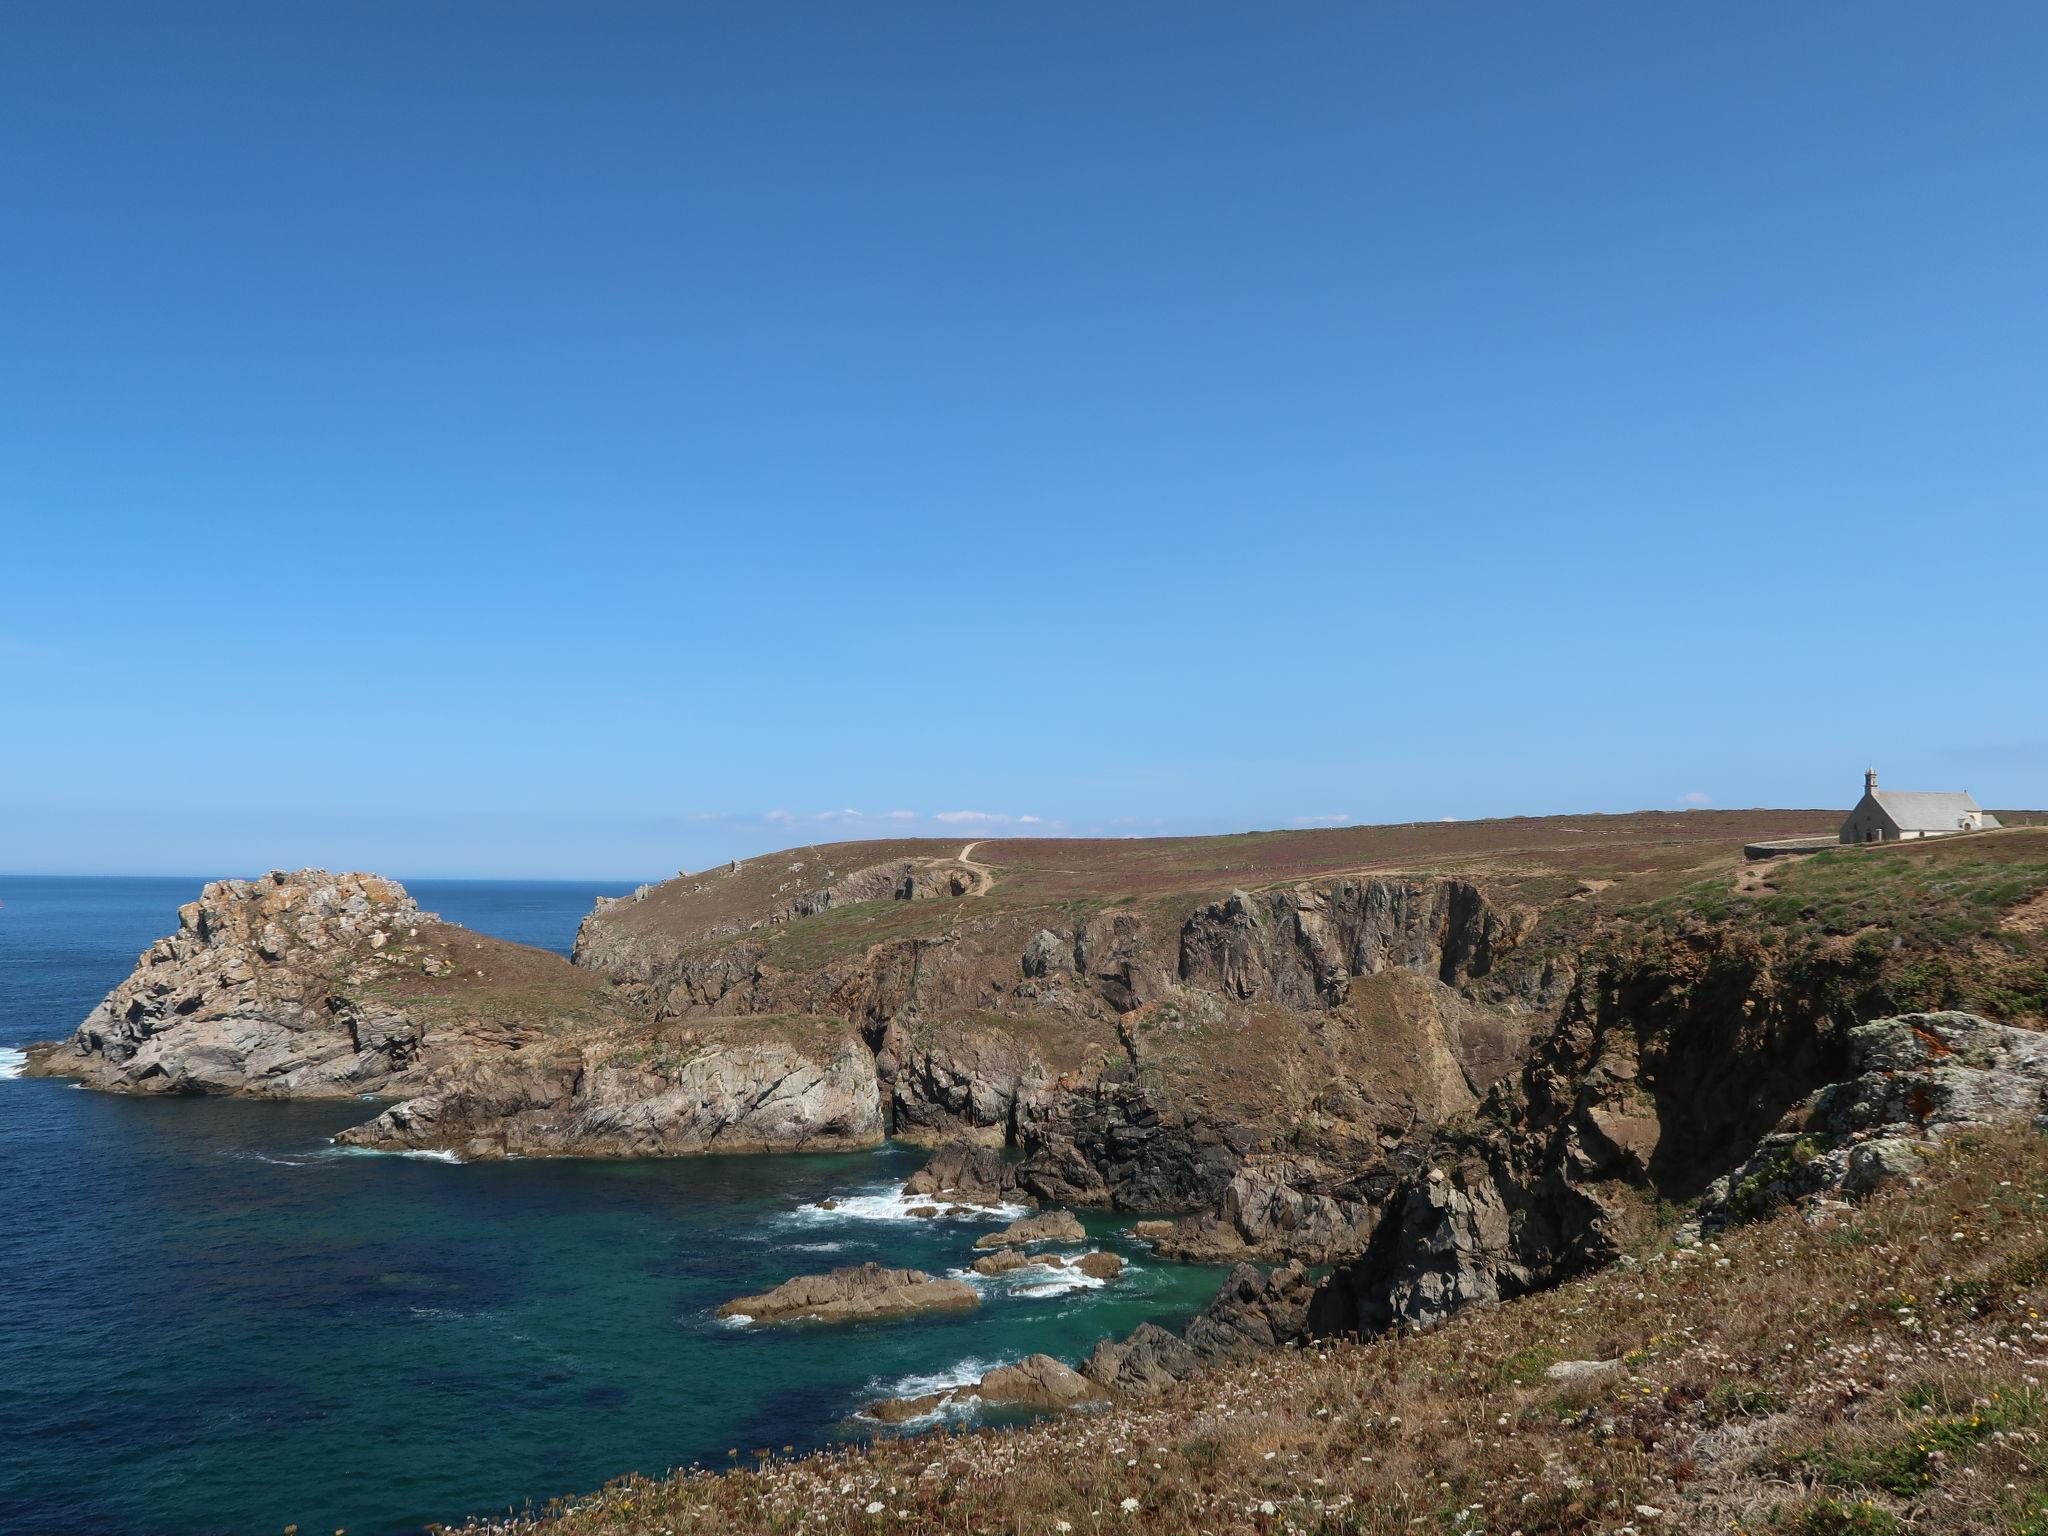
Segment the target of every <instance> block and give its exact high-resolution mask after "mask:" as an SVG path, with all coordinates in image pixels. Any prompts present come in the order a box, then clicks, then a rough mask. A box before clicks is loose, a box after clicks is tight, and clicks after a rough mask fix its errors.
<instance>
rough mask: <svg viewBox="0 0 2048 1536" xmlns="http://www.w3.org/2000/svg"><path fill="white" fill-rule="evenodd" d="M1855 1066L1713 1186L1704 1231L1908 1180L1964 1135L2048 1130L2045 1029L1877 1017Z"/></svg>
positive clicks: (1855, 1033)
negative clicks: (1967, 1131)
mask: <svg viewBox="0 0 2048 1536" xmlns="http://www.w3.org/2000/svg"><path fill="white" fill-rule="evenodd" d="M1849 1065H1850V1072H1851V1075H1850V1076H1849V1077H1847V1078H1845V1079H1844V1080H1843V1081H1841V1082H1839V1083H1834V1084H1831V1085H1829V1086H1828V1087H1826V1088H1824V1089H1822V1090H1821V1091H1820V1092H1819V1093H1818V1094H1816V1095H1814V1097H1813V1099H1812V1100H1811V1101H1810V1102H1809V1103H1808V1104H1806V1105H1803V1106H1802V1107H1801V1108H1800V1109H1799V1110H1797V1111H1795V1112H1794V1113H1793V1114H1792V1115H1790V1116H1788V1117H1787V1123H1786V1124H1785V1126H1784V1127H1783V1128H1782V1129H1780V1130H1778V1131H1777V1132H1775V1133H1774V1134H1772V1135H1770V1136H1766V1137H1765V1138H1764V1139H1763V1140H1762V1141H1761V1142H1760V1143H1758V1145H1757V1148H1756V1150H1755V1151H1754V1152H1752V1153H1751V1154H1750V1156H1749V1157H1748V1158H1747V1159H1745V1160H1744V1161H1743V1163H1742V1164H1741V1166H1739V1167H1737V1168H1734V1169H1732V1170H1731V1171H1729V1172H1728V1173H1725V1174H1723V1175H1722V1176H1721V1177H1720V1178H1718V1179H1716V1180H1714V1182H1713V1183H1712V1184H1710V1185H1709V1186H1708V1187H1707V1192H1706V1195H1705V1197H1704V1198H1703V1199H1702V1201H1701V1202H1700V1220H1699V1223H1698V1230H1700V1231H1701V1232H1713V1231H1716V1230H1718V1229H1719V1228H1721V1227H1724V1226H1726V1225H1728V1223H1730V1222H1731V1221H1740V1220H1744V1219H1747V1218H1750V1217H1755V1216H1759V1215H1762V1214H1764V1213H1765V1212H1767V1211H1769V1210H1772V1209H1774V1208H1776V1207H1777V1206H1779V1205H1782V1204H1784V1203H1786V1202H1787V1201H1793V1200H1802V1199H1809V1198H1812V1197H1814V1196H1817V1195H1827V1194H1842V1195H1847V1196H1850V1197H1854V1198H1860V1197H1862V1196H1864V1195H1868V1194H1870V1193H1871V1192H1872V1191H1873V1190H1876V1189H1878V1188H1879V1187H1881V1186H1882V1185H1884V1184H1887V1183H1890V1182H1892V1181H1894V1180H1898V1179H1905V1180H1909V1181H1910V1180H1912V1179H1914V1178H1917V1177H1918V1176H1919V1173H1920V1169H1921V1167H1922V1165H1923V1164H1924V1161H1925V1159H1926V1157H1927V1155H1928V1154H1929V1153H1930V1152H1932V1151H1933V1150H1934V1146H1935V1144H1937V1143H1939V1142H1940V1141H1941V1140H1942V1139H1943V1138H1944V1137H1946V1136H1948V1135H1949V1134H1951V1133H1952V1132H1954V1131H1956V1130H1958V1129H1964V1128H1967V1127H1970V1126H1978V1125H2019V1124H2028V1123H2048V1119H2044V1110H2048V1035H2044V1034H2042V1033H2040V1032H2039V1031H2037V1030H2031V1029H2015V1028H2013V1027H2011V1026H2010V1025H2005V1024H1996V1023H1993V1022H1992V1021H1991V1020H1989V1019H1985V1018H1980V1017H1978V1016H1977V1015H1975V1014H1969V1013H1956V1012H1949V1013H1915V1014H1905V1015H1902V1016H1899V1017H1895V1018H1889V1019H1875V1020H1872V1021H1871V1022H1870V1023H1868V1024H1863V1025H1859V1026H1858V1027H1856V1028H1855V1029H1852V1030H1850V1031H1849Z"/></svg>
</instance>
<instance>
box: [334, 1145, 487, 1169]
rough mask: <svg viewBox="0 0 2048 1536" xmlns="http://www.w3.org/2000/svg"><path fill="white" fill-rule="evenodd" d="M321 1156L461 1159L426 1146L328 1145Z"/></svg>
mask: <svg viewBox="0 0 2048 1536" xmlns="http://www.w3.org/2000/svg"><path fill="white" fill-rule="evenodd" d="M318 1155H319V1156H321V1157H416V1158H420V1159H422V1160H423V1161H425V1162H429V1163H455V1164H458V1165H459V1164H460V1163H461V1162H462V1159H461V1158H459V1157H457V1156H456V1155H455V1154H454V1153H453V1152H442V1151H438V1150H435V1149H431V1148H427V1147H328V1148H327V1149H325V1150H324V1151H322V1152H321V1153H319V1154H318Z"/></svg>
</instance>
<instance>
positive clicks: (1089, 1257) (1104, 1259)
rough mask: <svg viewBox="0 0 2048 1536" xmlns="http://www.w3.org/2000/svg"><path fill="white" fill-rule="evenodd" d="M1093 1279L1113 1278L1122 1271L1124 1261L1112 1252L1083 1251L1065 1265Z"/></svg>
mask: <svg viewBox="0 0 2048 1536" xmlns="http://www.w3.org/2000/svg"><path fill="white" fill-rule="evenodd" d="M1067 1267H1068V1268H1069V1269H1078V1270H1079V1271H1080V1272H1081V1273H1082V1274H1084V1275H1087V1276H1088V1277H1089V1278H1090V1279H1094V1280H1114V1279H1115V1278H1116V1277H1117V1276H1118V1275H1120V1274H1122V1273H1123V1272H1124V1261H1123V1260H1122V1259H1120V1258H1118V1257H1117V1256H1116V1255H1115V1254H1113V1253H1102V1252H1099V1251H1098V1252H1095V1253H1084V1254H1082V1255H1081V1256H1080V1257H1079V1258H1078V1259H1075V1260H1074V1261H1073V1262H1072V1263H1071V1264H1069V1265H1068V1266H1067Z"/></svg>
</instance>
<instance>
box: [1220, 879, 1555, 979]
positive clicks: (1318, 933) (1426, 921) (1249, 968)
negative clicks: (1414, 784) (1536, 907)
mask: <svg viewBox="0 0 2048 1536" xmlns="http://www.w3.org/2000/svg"><path fill="white" fill-rule="evenodd" d="M1535 917H1536V914H1535V913H1534V912H1533V911H1529V910H1527V909H1524V908H1510V909H1505V910H1503V909H1501V908H1497V907H1494V906H1492V905H1490V904H1489V903H1488V902H1487V900H1486V899H1485V897H1484V896H1483V895H1482V894H1481V892H1480V890H1479V888H1478V887H1477V886H1474V885H1470V884H1467V883H1466V882H1465V881H1462V880H1340V881H1336V882H1334V883H1330V884H1324V885H1313V886H1296V887H1292V888H1287V889H1281V890H1271V891H1260V892H1258V893H1257V894H1255V895H1250V894H1247V893H1245V892H1244V891H1233V892H1232V893H1231V895H1230V897H1229V898H1228V899H1227V900H1225V901H1222V902H1218V903H1217V904H1216V905H1214V906H1211V907H1205V908H1203V909H1202V910H1200V911H1198V912H1196V913H1195V914H1194V915H1193V916H1192V917H1190V918H1189V919H1188V920H1187V922H1186V924H1185V925H1184V926H1183V927H1182V929H1181V935H1180V977H1181V980H1182V981H1183V982H1185V983H1186V984H1188V985H1190V986H1198V987H1207V988H1210V989H1212V990H1215V991H1218V992H1222V993H1224V994H1225V995H1227V996H1230V997H1234V998H1236V999H1238V1000H1239V1001H1242V1002H1253V1001H1270V1002H1278V1003H1284V1004H1286V1005H1288V1006H1290V1007H1296V1008H1309V1007H1317V1006H1322V1005H1326V1004H1328V1003H1332V1002H1337V1001H1341V1000H1342V997H1343V990H1344V983H1345V981H1346V980H1347V979H1348V978H1350V977H1353V976H1369V975H1372V974H1374V973H1375V972H1379V971H1385V970H1395V969H1399V970H1407V971H1416V972H1420V973H1422V974H1425V975H1433V976H1435V977H1437V978H1438V979H1439V980H1441V981H1444V982H1447V983H1455V982H1458V981H1462V980H1465V979H1466V978H1468V977H1481V976H1484V975H1486V974H1487V973H1488V972H1489V971H1490V970H1491V969H1492V968H1493V966H1494V965H1495V963H1496V962H1497V961H1498V960H1499V959H1500V958H1501V957H1502V956H1503V955H1504V954H1506V953H1507V952H1508V951H1509V950H1511V949H1513V947H1514V946H1515V945H1516V944H1517V943H1519V942H1520V941H1521V940H1522V939H1523V938H1525V937H1526V936H1527V935H1528V933H1529V932H1530V931H1531V930H1532V929H1533V928H1534V926H1535Z"/></svg>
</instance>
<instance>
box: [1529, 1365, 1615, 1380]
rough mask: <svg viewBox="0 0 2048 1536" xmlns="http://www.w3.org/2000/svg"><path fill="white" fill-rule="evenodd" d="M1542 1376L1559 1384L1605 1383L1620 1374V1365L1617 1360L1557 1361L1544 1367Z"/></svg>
mask: <svg viewBox="0 0 2048 1536" xmlns="http://www.w3.org/2000/svg"><path fill="white" fill-rule="evenodd" d="M1543 1374H1544V1375H1545V1376H1546V1377H1548V1378H1549V1379H1550V1380H1552V1381H1559V1382H1571V1383H1577V1382H1587V1381H1606V1380H1608V1379H1609V1378H1610V1377H1614V1376H1619V1375H1621V1374H1622V1364H1621V1362H1620V1361H1619V1360H1558V1361H1555V1362H1553V1363H1552V1364H1550V1365H1547V1366H1545V1367H1544V1368H1543Z"/></svg>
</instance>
